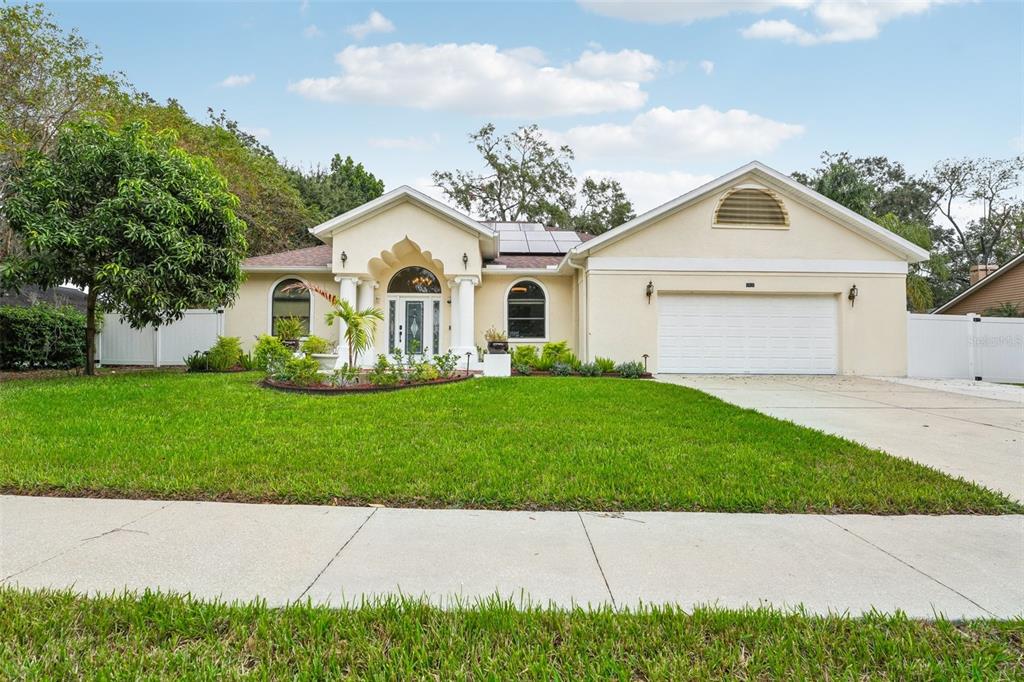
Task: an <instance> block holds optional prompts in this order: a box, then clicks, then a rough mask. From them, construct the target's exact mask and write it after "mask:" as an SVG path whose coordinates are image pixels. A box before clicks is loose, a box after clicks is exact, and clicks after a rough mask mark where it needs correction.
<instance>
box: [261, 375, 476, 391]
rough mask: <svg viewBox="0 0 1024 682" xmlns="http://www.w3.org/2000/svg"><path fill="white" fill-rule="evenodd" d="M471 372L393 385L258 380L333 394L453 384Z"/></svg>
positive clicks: (276, 387) (272, 385)
mask: <svg viewBox="0 0 1024 682" xmlns="http://www.w3.org/2000/svg"><path fill="white" fill-rule="evenodd" d="M473 376H474V375H472V374H460V375H458V376H453V377H448V378H445V379H434V380H433V381H419V382H416V383H402V384H395V385H394V386H376V385H374V384H356V385H354V386H326V385H324V384H318V385H314V386H299V385H298V384H292V383H289V382H287V381H275V380H273V379H264V380H263V381H261V382H260V385H262V386H265V387H267V388H272V389H274V390H276V391H287V392H289V393H315V394H334V393H383V392H385V391H401V390H402V389H406V388H420V387H421V386H440V385H441V384H455V383H458V382H460V381H466V380H467V379H472V378H473Z"/></svg>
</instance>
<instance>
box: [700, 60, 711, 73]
mask: <svg viewBox="0 0 1024 682" xmlns="http://www.w3.org/2000/svg"><path fill="white" fill-rule="evenodd" d="M700 70H701V71H703V72H704V73H705V74H706V75H708V76H710V75H711V74H712V73H714V71H715V63H714V62H713V61H711V60H710V59H702V60H701V62H700Z"/></svg>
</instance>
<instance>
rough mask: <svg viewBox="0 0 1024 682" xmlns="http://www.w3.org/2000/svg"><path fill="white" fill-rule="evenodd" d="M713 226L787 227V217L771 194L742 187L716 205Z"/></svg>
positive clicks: (783, 207)
mask: <svg viewBox="0 0 1024 682" xmlns="http://www.w3.org/2000/svg"><path fill="white" fill-rule="evenodd" d="M715 224H716V225H753V226H762V225H763V226H765V227H787V226H788V225H789V215H788V214H787V213H786V207H785V206H783V205H782V202H780V201H779V200H778V199H776V198H775V195H773V194H772V193H771V192H768V191H767V190H763V189H756V188H753V187H742V188H740V189H734V190H733V191H731V192H729V194H727V195H726V196H725V198H724V199H722V201H721V203H719V204H718V209H717V210H716V211H715Z"/></svg>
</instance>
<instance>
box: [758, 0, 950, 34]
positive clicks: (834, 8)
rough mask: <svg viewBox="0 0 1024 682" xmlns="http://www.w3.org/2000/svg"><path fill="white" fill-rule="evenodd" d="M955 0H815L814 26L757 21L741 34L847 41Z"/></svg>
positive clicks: (782, 21) (784, 21) (786, 22)
mask: <svg viewBox="0 0 1024 682" xmlns="http://www.w3.org/2000/svg"><path fill="white" fill-rule="evenodd" d="M956 1H957V0H902V1H901V2H882V1H879V0H874V1H870V2H865V1H863V0H861V1H859V2H857V1H850V2H846V1H838V0H837V1H830V2H818V3H817V4H816V5H815V6H814V8H813V10H812V14H813V16H814V18H815V20H816V22H817V26H816V27H815V29H814V30H808V29H805V28H800V27H799V26H797V25H795V24H793V23H792V22H790V21H788V20H786V19H777V20H767V19H762V20H760V21H757V22H755V23H753V24H751V25H750V26H748V27H747V28H745V29H743V31H741V33H742V35H743V37H744V38H758V39H768V40H781V41H783V42H786V43H795V44H797V45H819V44H823V43H848V42H851V41H855V40H869V39H871V38H874V37H876V36H877V35H878V34H879V32H880V31H881V29H882V25H883V24H886V23H888V22H890V21H892V20H893V19H898V18H900V17H902V16H908V15H914V14H921V13H923V12H926V11H927V10H929V9H930V8H931V7H934V6H935V5H942V4H947V3H949V2H956Z"/></svg>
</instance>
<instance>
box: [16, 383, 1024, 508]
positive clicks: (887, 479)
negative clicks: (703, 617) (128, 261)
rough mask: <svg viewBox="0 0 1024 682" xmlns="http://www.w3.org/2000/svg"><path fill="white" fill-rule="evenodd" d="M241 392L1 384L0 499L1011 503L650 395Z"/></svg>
mask: <svg viewBox="0 0 1024 682" xmlns="http://www.w3.org/2000/svg"><path fill="white" fill-rule="evenodd" d="M256 379H257V377H255V376H254V375H252V374H227V375H223V374H222V375H214V374H206V375H189V374H169V373H148V374H131V375H123V376H120V375H119V376H104V377H98V378H94V379H87V378H73V379H53V380H47V381H21V382H12V383H8V384H4V385H0V413H2V415H3V418H2V419H0V489H3V490H5V491H7V492H17V493H29V494H31V493H56V494H74V495H105V496H120V497H159V498H187V499H233V500H243V501H275V502H303V503H338V502H341V503H351V504H364V503H383V504H389V505H396V506H397V505H405V506H432V507H448V506H456V507H487V508H497V509H507V508H519V509H536V508H545V509H592V510H617V509H629V510H649V509H665V510H714V511H730V512H741V511H743V512H866V513H885V514H904V513H980V512H984V513H1004V512H1019V511H1021V507H1020V506H1019V505H1017V504H1015V503H1013V502H1011V501H1009V500H1008V499H1007V498H1006V497H1004V496H1002V495H999V494H997V493H994V492H991V491H988V490H985V489H982V488H980V487H978V486H975V485H973V484H970V483H966V482H964V481H960V480H954V479H952V478H950V477H948V476H945V475H943V474H941V473H939V472H937V471H935V470H932V469H929V468H926V467H923V466H920V465H917V464H914V463H911V462H909V461H906V460H902V459H897V458H894V457H890V456H888V455H886V454H884V453H882V452H878V451H874V450H870V449H868V448H865V447H862V446H860V445H857V444H855V443H852V442H850V441H846V440H843V439H840V438H836V437H833V436H829V435H825V434H823V433H820V432H817V431H814V430H811V429H807V428H803V427H800V426H796V425H794V424H792V423H789V422H783V421H780V420H776V419H773V418H771V417H767V416H765V415H762V414H759V413H757V412H754V411H751V410H743V409H740V408H737V407H734V406H732V405H729V404H727V403H724V402H722V401H720V400H718V399H716V398H714V397H711V396H709V395H707V394H704V393H701V392H699V391H695V390H691V389H687V388H683V387H679V386H670V385H664V384H658V383H654V382H648V381H629V380H622V379H582V378H562V379H556V378H520V379H505V380H501V379H491V380H488V379H477V380H473V381H468V382H463V383H460V384H452V385H448V386H437V387H427V388H418V389H413V390H408V391H398V392H394V393H383V394H371V395H341V396H338V395H335V396H314V395H296V394H286V393H279V392H275V391H272V390H269V389H264V388H260V387H259V386H257V385H256Z"/></svg>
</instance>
